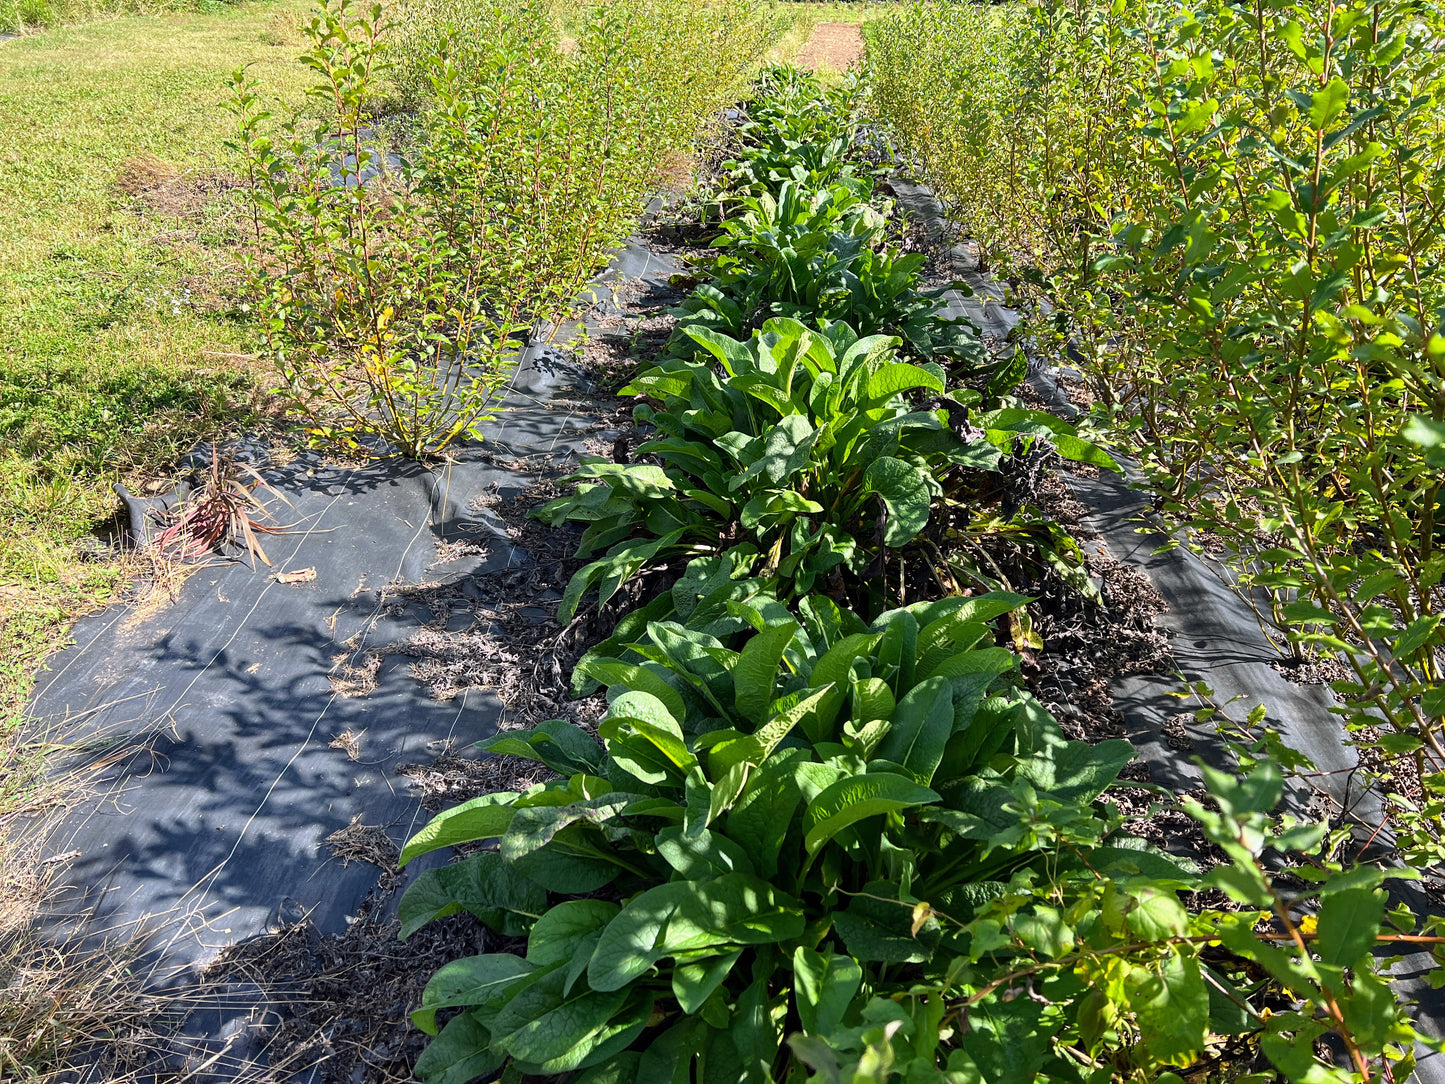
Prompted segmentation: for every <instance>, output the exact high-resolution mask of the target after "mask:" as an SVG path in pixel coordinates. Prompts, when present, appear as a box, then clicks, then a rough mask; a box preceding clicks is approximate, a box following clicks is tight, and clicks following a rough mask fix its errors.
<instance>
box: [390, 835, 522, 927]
mask: <svg viewBox="0 0 1445 1084" xmlns="http://www.w3.org/2000/svg"><path fill="white" fill-rule="evenodd" d="M546 909H547V893H546V892H544V891H543V890H542V889H541V888H540V887H539V886H538V885H536V884H533V883H532V882H531V881H530V880H528V879H527V878H526V877H524V876H522V874H521V873H519V872H517V871H516V870H515V869H513V868H512V867H511V866H510V865H509V864H508V863H506V862H503V861H502V856H501V855H500V854H498V853H497V852H496V851H484V852H483V853H481V854H474V855H472V856H471V857H470V858H467V859H464V860H463V861H461V862H456V863H454V864H452V865H449V866H441V867H439V868H437V869H429V870H426V871H425V872H423V873H422V874H421V875H420V876H419V877H417V879H416V880H415V881H413V882H412V883H411V884H410V885H408V886H407V890H406V892H405V893H403V894H402V897H401V902H400V903H399V904H398V905H397V918H398V919H399V920H400V922H401V936H402V937H403V938H407V937H410V936H411V935H412V934H413V933H415V932H416V931H417V930H419V929H420V928H421V927H422V926H424V925H426V924H427V923H428V922H430V921H432V920H433V919H436V918H443V917H445V916H446V915H454V914H456V913H457V912H458V911H463V910H465V911H470V912H471V913H472V914H474V915H476V916H477V918H479V919H481V920H482V922H484V923H485V924H486V925H488V926H490V927H491V928H492V929H494V930H496V931H497V932H498V933H501V934H504V935H506V936H508V937H518V936H521V935H522V934H524V933H526V932H527V930H528V929H530V928H531V925H532V922H533V921H534V920H535V919H536V918H538V917H539V916H540V915H541V914H542V912H543V911H545V910H546Z"/></svg>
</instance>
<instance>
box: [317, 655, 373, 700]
mask: <svg viewBox="0 0 1445 1084" xmlns="http://www.w3.org/2000/svg"><path fill="white" fill-rule="evenodd" d="M381 658H382V656H381V654H380V653H379V652H376V651H367V652H364V653H363V654H362V655H361V657H360V659H358V658H357V656H356V652H355V651H344V652H342V653H341V654H339V655H337V656H336V657H335V658H334V659H333V660H332V665H331V673H330V674H328V675H327V676H328V677H329V678H330V679H331V691H332V692H334V693H335V694H336V695H337V696H348V697H351V696H366V695H368V694H369V693H371V692H374V691H375V689H376V675H377V674H378V673H379V672H380V671H381Z"/></svg>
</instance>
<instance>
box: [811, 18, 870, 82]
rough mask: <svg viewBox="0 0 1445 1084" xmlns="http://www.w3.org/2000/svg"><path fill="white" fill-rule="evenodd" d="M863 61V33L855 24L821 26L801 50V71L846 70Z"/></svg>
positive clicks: (815, 28) (827, 24) (820, 24)
mask: <svg viewBox="0 0 1445 1084" xmlns="http://www.w3.org/2000/svg"><path fill="white" fill-rule="evenodd" d="M862 59H863V32H862V31H861V30H860V29H859V28H858V26H857V25H855V24H854V23H818V24H817V25H816V26H814V27H813V34H812V36H811V37H809V38H808V40H807V42H806V43H805V44H804V45H803V47H802V48H801V49H800V50H798V59H797V62H796V63H797V65H798V67H800V68H812V69H814V70H817V69H820V68H832V69H833V70H834V71H838V72H841V71H846V70H847V69H848V68H849V67H850V66H851V65H853V64H856V63H857V62H858V61H860V60H862Z"/></svg>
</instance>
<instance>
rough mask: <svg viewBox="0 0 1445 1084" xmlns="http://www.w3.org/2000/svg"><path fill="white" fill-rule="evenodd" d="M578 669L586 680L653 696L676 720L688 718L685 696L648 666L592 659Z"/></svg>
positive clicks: (578, 664)
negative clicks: (587, 678) (589, 679)
mask: <svg viewBox="0 0 1445 1084" xmlns="http://www.w3.org/2000/svg"><path fill="white" fill-rule="evenodd" d="M577 669H578V670H579V671H580V672H581V673H582V674H584V675H585V676H586V677H589V678H591V679H592V680H593V681H596V682H598V683H599V684H601V685H606V686H608V687H609V688H612V687H614V686H623V687H625V688H627V689H629V690H632V689H635V690H637V691H639V692H645V693H650V694H651V695H653V696H655V697H656V698H657V699H658V700H659V701H661V703H662V706H663V707H664V708H665V709H666V710H667V712H668V714H670V715H671V716H672V717H673V718H675V719H682V718H685V717H686V716H687V704H686V703H685V702H684V701H683V698H682V694H681V693H680V692H678V691H677V690H676V689H674V688H673V687H672V686H671V685H669V684H668V683H667V682H666V681H665V680H663V678H662V677H661V675H659V674H656V673H654V672H653V671H651V670H649V669H648V668H647V667H645V666H637V665H634V664H632V663H626V662H619V661H618V660H616V659H588V658H584V659H582V660H581V661H579V662H578V663H577Z"/></svg>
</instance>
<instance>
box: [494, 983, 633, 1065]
mask: <svg viewBox="0 0 1445 1084" xmlns="http://www.w3.org/2000/svg"><path fill="white" fill-rule="evenodd" d="M565 986H566V975H565V974H564V973H563V971H562V970H561V969H556V970H553V971H550V972H547V973H546V974H543V975H541V976H540V977H539V978H537V979H535V980H533V981H532V982H529V983H527V984H526V985H525V986H523V987H522V988H521V989H520V990H518V992H517V993H516V994H515V995H514V996H513V997H511V998H510V999H509V1000H508V1001H507V1003H506V1005H504V1006H503V1007H502V1008H501V1010H500V1011H498V1013H497V1015H496V1016H495V1017H493V1019H492V1023H491V1031H492V1044H493V1046H494V1047H496V1048H497V1049H500V1050H504V1051H506V1052H507V1053H509V1054H511V1055H512V1056H513V1057H514V1058H516V1059H517V1060H518V1061H523V1062H527V1063H529V1064H531V1065H535V1066H537V1067H538V1068H539V1069H540V1070H541V1071H542V1072H544V1073H563V1072H566V1071H568V1070H569V1069H575V1068H577V1067H578V1066H579V1065H581V1064H582V1063H583V1062H584V1061H585V1060H586V1059H587V1057H588V1056H589V1055H590V1054H591V1053H592V1052H593V1050H594V1049H595V1048H596V1047H597V1046H598V1045H600V1044H601V1043H602V1042H603V1041H605V1040H607V1039H610V1038H612V1037H614V1036H615V1035H616V1034H617V1033H618V1032H619V1031H621V1032H627V1031H634V1032H640V1031H641V1030H642V1025H643V1024H645V1023H646V1022H647V1020H646V1017H645V1016H644V1017H643V1018H642V1019H641V1020H638V1019H637V1017H636V1014H635V1013H632V1014H623V1016H622V1018H621V1019H619V1020H618V1021H616V1022H614V1020H613V1017H614V1016H618V1014H619V1013H620V1012H621V1010H622V1009H623V1007H624V1005H625V1004H626V1003H627V995H628V991H626V990H614V991H598V990H593V989H589V988H588V987H587V985H586V984H585V983H581V984H578V985H576V986H574V987H573V988H572V991H571V993H567V992H565V989H564V988H565ZM649 1008H650V1006H649Z"/></svg>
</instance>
